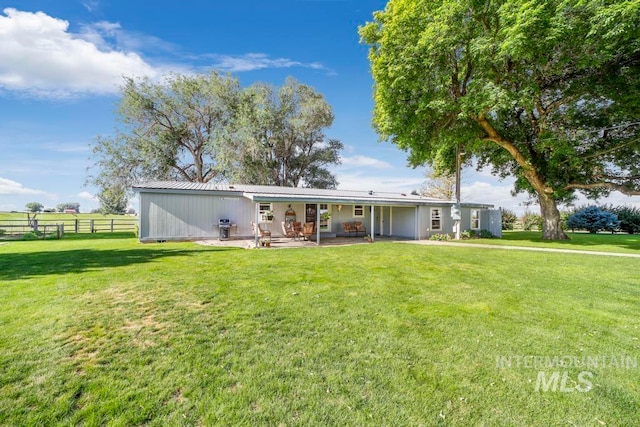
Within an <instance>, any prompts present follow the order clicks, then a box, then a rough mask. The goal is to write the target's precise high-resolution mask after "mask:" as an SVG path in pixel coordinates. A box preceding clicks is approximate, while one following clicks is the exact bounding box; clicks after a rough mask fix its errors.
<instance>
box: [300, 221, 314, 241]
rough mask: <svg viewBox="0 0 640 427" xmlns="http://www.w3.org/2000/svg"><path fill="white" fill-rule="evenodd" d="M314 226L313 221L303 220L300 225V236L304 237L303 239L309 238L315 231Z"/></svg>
mask: <svg viewBox="0 0 640 427" xmlns="http://www.w3.org/2000/svg"><path fill="white" fill-rule="evenodd" d="M315 228H316V223H315V222H305V223H304V225H303V226H302V237H304V239H305V240H309V237H310V236H313V234H314V233H315Z"/></svg>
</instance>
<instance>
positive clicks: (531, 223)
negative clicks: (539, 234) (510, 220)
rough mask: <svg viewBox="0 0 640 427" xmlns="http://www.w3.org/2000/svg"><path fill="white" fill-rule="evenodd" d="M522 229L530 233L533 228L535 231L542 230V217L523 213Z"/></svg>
mask: <svg viewBox="0 0 640 427" xmlns="http://www.w3.org/2000/svg"><path fill="white" fill-rule="evenodd" d="M521 221H522V228H523V229H524V230H525V231H531V230H533V229H534V228H536V229H537V230H542V217H541V216H540V215H538V214H534V213H531V212H525V214H524V215H523V216H522V218H521Z"/></svg>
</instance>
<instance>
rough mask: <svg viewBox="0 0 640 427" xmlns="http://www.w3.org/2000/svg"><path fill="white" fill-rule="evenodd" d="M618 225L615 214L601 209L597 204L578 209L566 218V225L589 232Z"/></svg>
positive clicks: (609, 228)
mask: <svg viewBox="0 0 640 427" xmlns="http://www.w3.org/2000/svg"><path fill="white" fill-rule="evenodd" d="M619 225H620V223H619V221H618V216H617V215H616V214H614V213H611V212H607V211H603V210H602V209H600V208H599V207H597V206H588V207H586V208H584V209H580V210H579V211H577V212H576V213H574V214H573V215H571V217H569V219H568V220H567V227H569V228H571V229H572V230H574V229H582V230H588V231H589V233H597V232H598V231H600V230H615V229H616V228H618V226H619Z"/></svg>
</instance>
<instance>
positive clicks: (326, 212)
mask: <svg viewBox="0 0 640 427" xmlns="http://www.w3.org/2000/svg"><path fill="white" fill-rule="evenodd" d="M318 209H320V231H330V230H331V208H330V206H329V205H328V204H326V203H320V204H319V205H318Z"/></svg>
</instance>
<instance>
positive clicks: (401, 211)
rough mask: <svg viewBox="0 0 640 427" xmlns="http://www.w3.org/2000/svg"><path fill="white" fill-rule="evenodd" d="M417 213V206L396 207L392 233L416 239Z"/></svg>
mask: <svg viewBox="0 0 640 427" xmlns="http://www.w3.org/2000/svg"><path fill="white" fill-rule="evenodd" d="M416 213H417V209H416V208H415V207H394V208H393V221H392V230H391V231H392V233H391V234H392V235H393V236H398V237H406V238H408V239H416V238H417V236H416Z"/></svg>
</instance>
